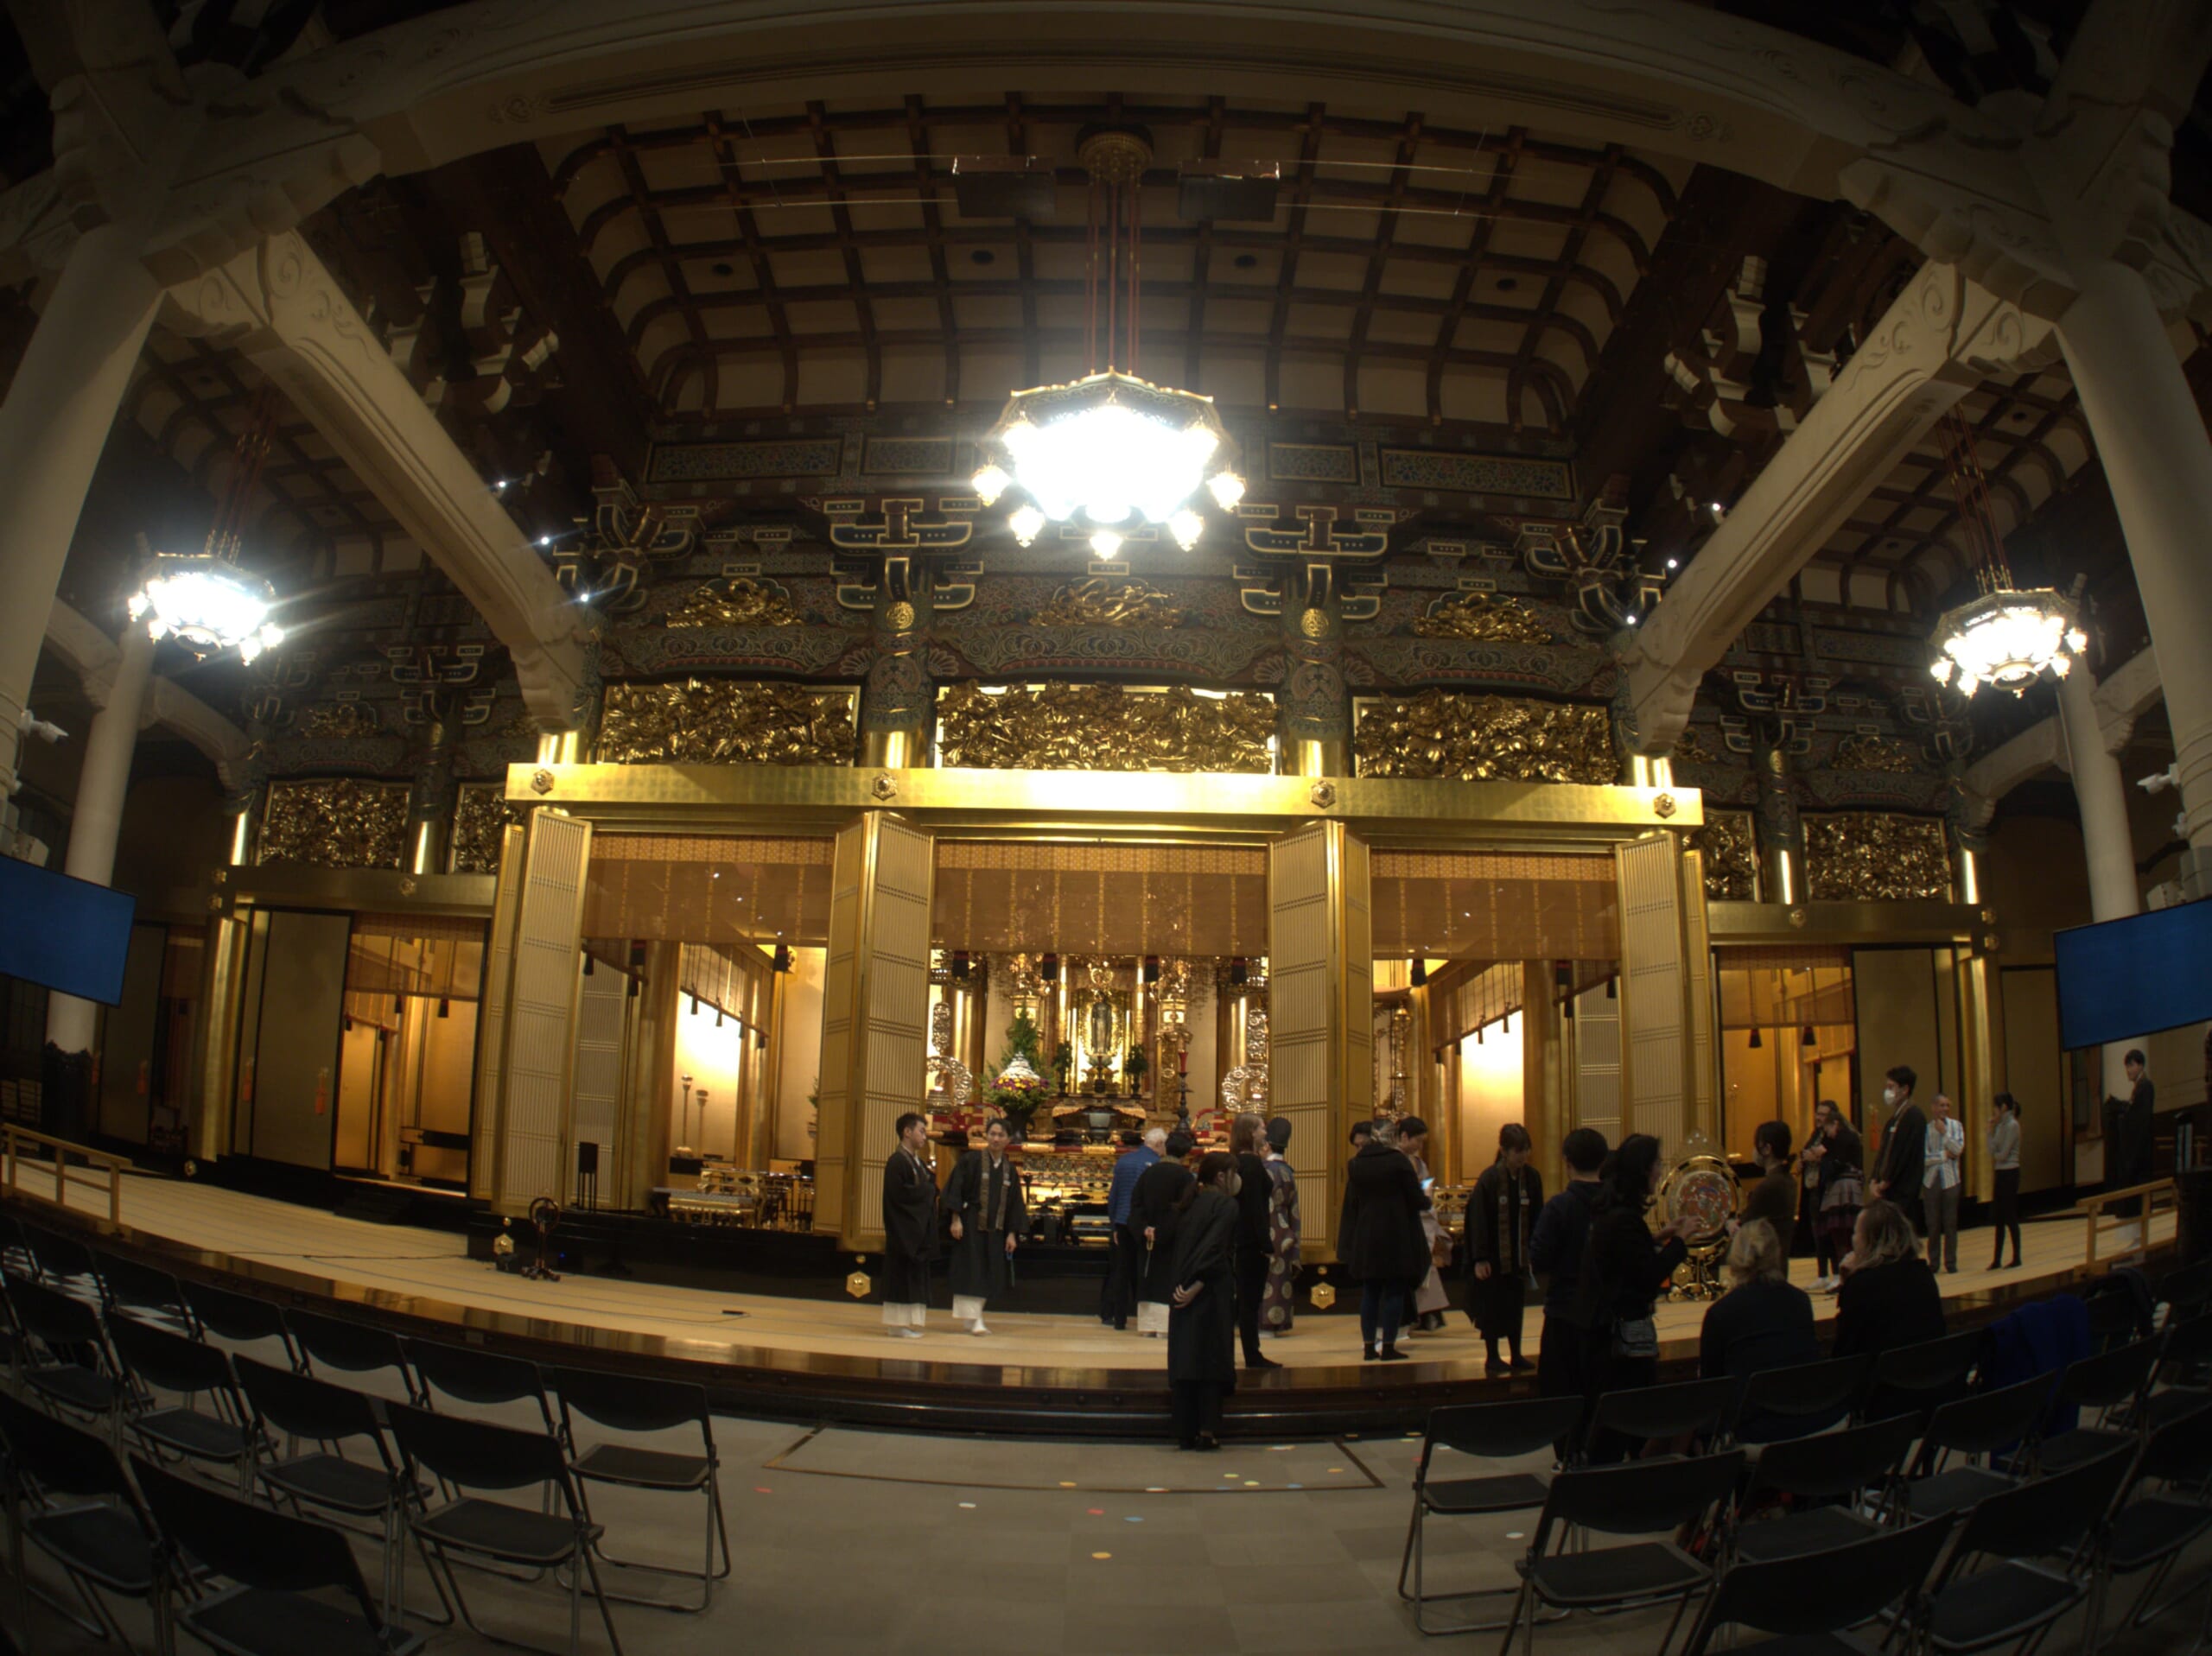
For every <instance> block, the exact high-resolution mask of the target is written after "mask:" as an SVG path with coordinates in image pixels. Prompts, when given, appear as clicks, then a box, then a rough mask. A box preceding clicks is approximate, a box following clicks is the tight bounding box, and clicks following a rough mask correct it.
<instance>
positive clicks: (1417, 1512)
mask: <svg viewBox="0 0 2212 1656" xmlns="http://www.w3.org/2000/svg"><path fill="white" fill-rule="evenodd" d="M1420 1536H1421V1491H1419V1490H1418V1489H1416V1490H1415V1491H1414V1510H1413V1514H1412V1516H1411V1517H1409V1518H1408V1519H1407V1520H1406V1545H1405V1549H1404V1551H1402V1552H1400V1553H1399V1554H1398V1596H1399V1597H1400V1598H1405V1597H1407V1596H1408V1594H1407V1592H1406V1568H1407V1566H1408V1564H1412V1563H1413V1558H1414V1548H1415V1547H1416V1546H1417V1545H1419V1539H1420ZM1411 1597H1412V1599H1413V1602H1414V1607H1415V1608H1414V1625H1415V1626H1416V1627H1418V1626H1419V1625H1420V1624H1421V1610H1420V1608H1419V1607H1420V1604H1421V1577H1420V1575H1419V1573H1418V1572H1416V1573H1415V1575H1414V1590H1413V1592H1412V1594H1411Z"/></svg>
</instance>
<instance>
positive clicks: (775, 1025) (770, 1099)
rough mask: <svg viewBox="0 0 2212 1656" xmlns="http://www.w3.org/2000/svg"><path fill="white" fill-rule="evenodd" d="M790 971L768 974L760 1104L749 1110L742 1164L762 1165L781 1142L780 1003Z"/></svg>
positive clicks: (782, 1062) (761, 1055) (782, 1038)
mask: <svg viewBox="0 0 2212 1656" xmlns="http://www.w3.org/2000/svg"><path fill="white" fill-rule="evenodd" d="M790 979H791V974H790V973H788V972H778V971H775V970H773V969H771V971H770V972H769V974H768V1022H767V1031H768V1044H767V1046H766V1048H765V1049H764V1050H762V1052H761V1054H760V1076H761V1080H760V1108H759V1109H757V1110H755V1111H754V1112H753V1142H752V1143H751V1144H750V1145H748V1146H747V1151H746V1165H747V1166H748V1167H760V1168H765V1167H766V1166H767V1165H768V1162H769V1158H771V1157H772V1156H773V1155H774V1154H775V1146H776V1145H778V1144H779V1142H781V1139H780V1133H779V1129H780V1127H781V1125H782V1124H781V1123H780V1122H779V1120H778V1119H777V1117H778V1114H779V1112H780V1110H781V1109H782V1107H783V1098H784V1005H785V996H786V994H787V993H788V990H789V983H790Z"/></svg>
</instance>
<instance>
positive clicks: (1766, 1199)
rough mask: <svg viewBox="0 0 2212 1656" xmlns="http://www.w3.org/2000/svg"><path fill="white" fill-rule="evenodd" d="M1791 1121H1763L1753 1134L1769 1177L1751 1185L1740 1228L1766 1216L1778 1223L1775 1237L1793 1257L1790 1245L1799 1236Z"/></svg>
mask: <svg viewBox="0 0 2212 1656" xmlns="http://www.w3.org/2000/svg"><path fill="white" fill-rule="evenodd" d="M1789 1143H1790V1134H1789V1123H1788V1122H1787V1121H1762V1122H1760V1123H1759V1127H1758V1132H1757V1133H1753V1134H1752V1135H1751V1155H1752V1156H1753V1158H1756V1159H1757V1160H1758V1164H1759V1171H1760V1172H1761V1173H1762V1174H1764V1176H1765V1177H1763V1178H1761V1179H1760V1180H1759V1182H1758V1183H1757V1184H1754V1185H1753V1186H1752V1187H1751V1195H1750V1196H1748V1197H1747V1198H1746V1199H1745V1202H1744V1211H1743V1213H1742V1214H1741V1215H1738V1220H1737V1228H1738V1230H1741V1229H1742V1228H1743V1227H1744V1226H1745V1225H1748V1224H1750V1223H1751V1221H1754V1220H1758V1219H1764V1220H1765V1221H1766V1222H1767V1223H1768V1224H1770V1225H1771V1226H1773V1227H1774V1237H1775V1240H1777V1241H1778V1242H1780V1243H1781V1244H1782V1257H1783V1259H1788V1258H1789V1248H1790V1245H1791V1244H1792V1243H1793V1242H1795V1241H1796V1239H1797V1181H1796V1179H1794V1178H1792V1177H1790V1174H1789Z"/></svg>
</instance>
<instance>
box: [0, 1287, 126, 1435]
mask: <svg viewBox="0 0 2212 1656" xmlns="http://www.w3.org/2000/svg"><path fill="white" fill-rule="evenodd" d="M7 1285H8V1304H9V1305H10V1307H11V1308H12V1309H13V1310H14V1311H15V1315H16V1327H17V1329H20V1330H21V1331H22V1333H23V1334H24V1335H26V1336H29V1339H30V1340H32V1341H33V1342H35V1343H36V1344H37V1345H39V1346H41V1347H43V1348H45V1351H46V1355H47V1357H48V1361H46V1362H43V1363H32V1364H30V1365H29V1366H28V1367H26V1368H25V1370H24V1372H23V1380H24V1383H25V1384H26V1385H28V1386H29V1387H30V1389H31V1390H32V1392H34V1393H36V1394H37V1396H38V1397H39V1398H40V1399H41V1400H42V1401H43V1402H44V1403H45V1404H46V1405H47V1406H48V1408H51V1409H58V1410H61V1411H63V1412H67V1413H69V1414H73V1415H80V1416H82V1417H84V1418H86V1419H88V1420H100V1421H105V1422H107V1423H108V1424H110V1425H111V1426H112V1425H113V1424H114V1422H115V1421H116V1419H117V1418H118V1417H119V1416H120V1415H121V1414H122V1413H123V1412H124V1410H126V1409H127V1408H128V1407H129V1406H130V1400H131V1399H130V1388H129V1387H128V1386H125V1385H124V1380H123V1374H122V1370H121V1368H120V1367H118V1365H117V1363H116V1360H115V1353H114V1351H113V1350H112V1349H111V1348H110V1347H109V1345H108V1341H107V1331H106V1330H105V1329H103V1328H102V1327H101V1326H100V1319H99V1313H97V1312H96V1311H94V1310H92V1307H91V1306H90V1305H87V1304H86V1303H85V1302H84V1301H83V1300H81V1299H78V1298H73V1297H72V1296H71V1295H68V1294H65V1293H62V1292H61V1291H60V1290H58V1289H54V1288H50V1287H48V1286H47V1285H46V1284H44V1283H42V1282H33V1281H32V1280H31V1279H30V1278H28V1277H18V1276H14V1275H10V1276H9V1277H8V1278H7Z"/></svg>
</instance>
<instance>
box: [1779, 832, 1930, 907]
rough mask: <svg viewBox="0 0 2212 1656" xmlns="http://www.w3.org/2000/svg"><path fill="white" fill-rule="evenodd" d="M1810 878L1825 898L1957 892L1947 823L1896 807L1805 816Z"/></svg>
mask: <svg viewBox="0 0 2212 1656" xmlns="http://www.w3.org/2000/svg"><path fill="white" fill-rule="evenodd" d="M1804 822H1805V879H1806V884H1807V885H1808V887H1809V888H1810V890H1811V892H1812V895H1813V897H1814V898H1815V899H1816V900H1819V901H1821V902H1853V903H1864V902H1871V901H1879V900H1896V899H1899V898H1939V899H1942V900H1945V901H1948V899H1949V898H1950V895H1951V860H1950V856H1949V853H1948V850H1947V849H1946V847H1945V846H1944V844H1943V825H1942V822H1938V821H1937V820H1936V819H1935V818H1934V817H1929V816H1906V815H1902V814H1900V813H1897V812H1895V811H1838V812H1836V813H1834V814H1833V815H1814V814H1812V813H1810V812H1808V813H1807V814H1806V816H1805V819H1804Z"/></svg>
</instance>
